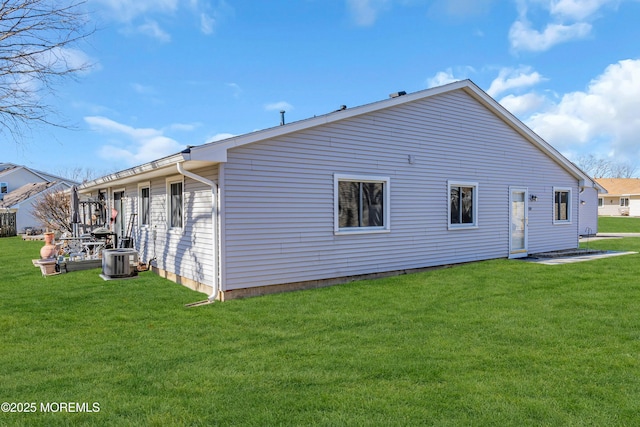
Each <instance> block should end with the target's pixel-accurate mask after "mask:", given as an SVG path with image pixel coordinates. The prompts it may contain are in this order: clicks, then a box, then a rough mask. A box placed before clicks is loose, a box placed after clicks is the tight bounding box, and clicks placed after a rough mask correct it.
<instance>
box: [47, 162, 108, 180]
mask: <svg viewBox="0 0 640 427" xmlns="http://www.w3.org/2000/svg"><path fill="white" fill-rule="evenodd" d="M54 173H55V174H56V175H58V176H61V177H64V178H67V179H69V180H71V181H75V182H87V181H91V180H92V179H94V178H97V177H99V176H102V175H108V173H107V172H104V173H101V172H99V171H97V170H95V169H91V168H83V167H81V166H76V167H72V168H66V169H58V170H56V171H55V172H54Z"/></svg>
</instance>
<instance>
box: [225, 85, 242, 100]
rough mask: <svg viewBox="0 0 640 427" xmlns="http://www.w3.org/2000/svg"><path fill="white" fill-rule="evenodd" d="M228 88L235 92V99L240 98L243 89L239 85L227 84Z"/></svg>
mask: <svg viewBox="0 0 640 427" xmlns="http://www.w3.org/2000/svg"><path fill="white" fill-rule="evenodd" d="M227 87H229V88H231V90H233V97H234V98H238V97H239V96H240V95H241V94H242V88H241V87H240V85H239V84H237V83H227Z"/></svg>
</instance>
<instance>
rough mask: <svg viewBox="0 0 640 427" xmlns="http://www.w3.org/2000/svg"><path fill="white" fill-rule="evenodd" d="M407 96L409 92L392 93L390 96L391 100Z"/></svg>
mask: <svg viewBox="0 0 640 427" xmlns="http://www.w3.org/2000/svg"><path fill="white" fill-rule="evenodd" d="M406 94H407V92H405V91H403V90H401V91H400V92H394V93H390V94H389V98H397V97H399V96H403V95H406Z"/></svg>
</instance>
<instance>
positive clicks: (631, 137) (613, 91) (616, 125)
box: [527, 59, 640, 159]
mask: <svg viewBox="0 0 640 427" xmlns="http://www.w3.org/2000/svg"><path fill="white" fill-rule="evenodd" d="M638 111H640V59H636V60H631V59H629V60H624V61H620V62H618V63H616V64H612V65H610V66H608V67H607V68H606V69H605V71H604V72H603V73H602V74H601V75H600V76H598V77H596V78H595V79H593V80H592V81H591V82H590V84H589V86H588V88H587V90H586V91H584V92H572V93H568V94H565V95H564V96H563V97H562V98H561V100H560V101H559V102H557V103H555V104H553V105H552V107H551V108H549V109H547V110H546V111H542V112H539V113H537V114H534V115H533V116H531V117H530V118H529V120H527V124H528V125H529V126H530V127H531V128H532V129H533V130H534V131H535V132H537V133H538V134H540V135H541V136H542V137H543V138H545V139H546V140H547V141H549V142H550V143H552V144H553V145H554V146H556V147H558V148H559V149H561V150H570V149H572V147H574V146H582V147H586V146H588V147H589V148H590V149H592V150H593V151H595V148H596V145H597V146H598V149H600V150H605V151H606V154H607V155H610V156H613V157H617V158H621V159H629V158H638V157H640V144H638V135H640V116H639V115H638Z"/></svg>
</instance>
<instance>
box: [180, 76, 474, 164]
mask: <svg viewBox="0 0 640 427" xmlns="http://www.w3.org/2000/svg"><path fill="white" fill-rule="evenodd" d="M469 86H475V85H474V84H473V83H472V82H471V81H470V80H460V81H457V82H454V83H449V84H446V85H444V86H438V87H434V88H430V89H425V90H421V91H418V92H413V93H409V94H406V95H401V96H397V97H395V98H389V99H384V100H382V101H376V102H372V103H370V104H365V105H361V106H358V107H353V108H347V109H345V110H339V111H334V112H331V113H327V114H323V115H321V116H316V117H312V118H309V119H303V120H300V121H297V122H291V123H289V124H286V125H282V126H276V127H272V128H268V129H264V130H259V131H256V132H252V133H249V134H245V135H239V136H235V137H231V138H228V139H224V140H221V141H215V142H210V143H207V144H204V145H200V146H197V147H192V148H191V155H192V158H194V159H199V160H210V161H216V162H226V160H227V155H226V151H227V150H229V149H231V148H235V147H240V146H243V145H247V144H251V143H254V142H258V141H264V140H267V139H271V138H277V137H279V136H283V135H288V134H290V133H293V132H298V131H301V130H306V129H311V128H313V127H316V126H321V125H325V124H329V123H334V122H337V121H340V120H344V119H348V118H351V117H356V116H360V115H362V114H367V113H371V112H374V111H378V110H382V109H385V108H390V107H394V106H396V105H401V104H405V103H408V102H412V101H416V100H419V99H423V98H429V97H431V96H435V95H439V94H441V93H446V92H451V91H453V90H457V89H461V88H465V87H469ZM223 153H224V154H223Z"/></svg>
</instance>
